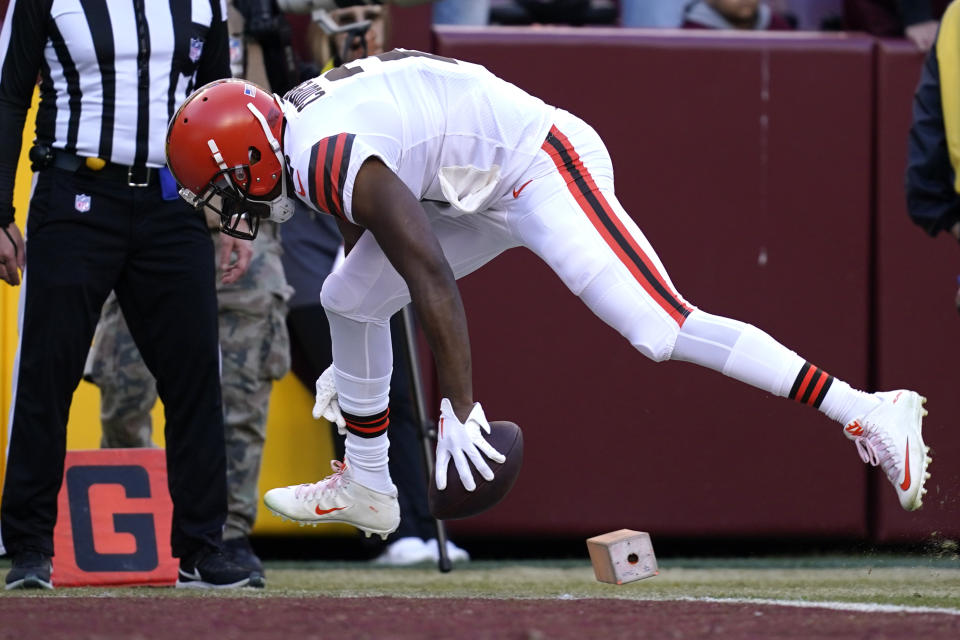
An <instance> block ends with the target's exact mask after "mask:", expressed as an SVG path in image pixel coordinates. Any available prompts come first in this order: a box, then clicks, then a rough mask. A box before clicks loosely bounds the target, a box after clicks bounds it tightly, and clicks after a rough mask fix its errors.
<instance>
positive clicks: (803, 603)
mask: <svg viewBox="0 0 960 640" xmlns="http://www.w3.org/2000/svg"><path fill="white" fill-rule="evenodd" d="M667 600H668V601H669V600H674V601H680V602H719V603H721V604H762V605H770V606H773V607H800V608H806V609H832V610H834V611H862V612H865V613H942V614H945V615H949V616H960V609H947V608H941V607H910V606H906V605H898V604H877V603H873V602H834V601H823V602H816V601H813V600H772V599H767V598H711V597H702V598H696V597H692V596H691V597H688V598H667Z"/></svg>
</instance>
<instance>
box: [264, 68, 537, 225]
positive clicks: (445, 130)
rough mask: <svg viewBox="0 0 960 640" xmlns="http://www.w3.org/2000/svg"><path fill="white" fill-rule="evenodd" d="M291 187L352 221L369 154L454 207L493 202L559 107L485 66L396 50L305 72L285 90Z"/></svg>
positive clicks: (424, 196)
mask: <svg viewBox="0 0 960 640" xmlns="http://www.w3.org/2000/svg"><path fill="white" fill-rule="evenodd" d="M283 106H284V115H285V116H286V129H285V131H284V137H283V147H284V154H285V155H286V157H287V162H288V163H289V168H290V172H291V174H290V175H291V178H292V180H293V184H294V188H295V191H296V193H297V195H298V196H299V197H300V199H301V200H303V201H304V202H306V203H307V204H308V205H309V206H311V207H312V208H314V209H316V210H318V211H322V212H326V213H330V214H332V215H335V216H338V217H342V218H346V219H347V220H350V221H351V222H352V221H353V215H352V202H353V185H354V180H355V178H356V175H357V171H358V170H359V169H360V166H361V165H362V164H363V162H364V161H365V160H366V159H367V158H369V157H370V156H376V157H378V158H379V159H380V160H381V161H383V163H384V164H386V165H387V166H388V167H390V168H391V169H392V170H393V171H394V172H395V173H396V174H397V175H398V176H399V177H400V179H401V180H402V181H403V182H404V183H405V184H406V185H407V187H408V188H409V189H410V191H412V192H413V194H414V195H415V196H416V197H418V198H419V199H421V200H436V201H442V202H449V203H450V204H451V205H453V206H452V207H451V208H450V211H451V214H452V215H461V214H463V213H471V212H474V211H482V210H484V209H486V208H489V207H490V206H491V205H493V204H494V203H495V202H496V201H497V200H499V199H500V198H502V197H503V196H504V195H506V194H507V193H510V190H511V188H512V187H513V186H514V184H515V183H516V179H517V178H519V176H520V175H521V174H522V173H523V171H524V170H525V169H526V168H527V167H528V166H529V165H530V164H531V162H532V161H533V160H534V158H535V156H536V154H537V152H538V151H539V150H540V147H541V145H542V144H543V141H544V138H545V137H546V135H547V133H548V131H549V130H550V126H551V123H552V121H553V116H554V112H555V108H554V107H551V106H549V105H547V104H545V103H544V102H543V101H542V100H540V99H539V98H535V97H533V96H531V95H530V94H528V93H526V92H524V91H522V90H521V89H519V88H517V87H516V86H514V85H512V84H510V83H509V82H506V81H504V80H501V79H500V78H497V77H496V76H494V75H493V74H492V73H490V72H489V71H487V70H486V69H485V68H483V67H481V66H479V65H476V64H471V63H467V62H463V61H460V60H454V59H452V58H444V57H441V56H436V55H432V54H428V53H421V52H419V51H408V50H403V49H395V50H393V51H390V52H387V53H384V54H380V55H378V56H372V57H369V58H363V59H360V60H356V61H354V62H351V63H348V64H346V65H344V66H341V67H337V68H335V69H332V70H330V71H328V72H327V73H325V74H323V75H321V76H318V77H316V78H313V79H311V80H308V81H307V82H304V83H303V84H301V85H299V86H297V87H295V88H294V89H292V90H291V91H289V92H288V93H287V94H286V95H285V96H284V105H283Z"/></svg>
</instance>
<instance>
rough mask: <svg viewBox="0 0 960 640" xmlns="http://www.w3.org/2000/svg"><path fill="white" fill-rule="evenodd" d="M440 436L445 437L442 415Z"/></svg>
mask: <svg viewBox="0 0 960 640" xmlns="http://www.w3.org/2000/svg"><path fill="white" fill-rule="evenodd" d="M440 437H441V438H442V437H443V416H441V417H440Z"/></svg>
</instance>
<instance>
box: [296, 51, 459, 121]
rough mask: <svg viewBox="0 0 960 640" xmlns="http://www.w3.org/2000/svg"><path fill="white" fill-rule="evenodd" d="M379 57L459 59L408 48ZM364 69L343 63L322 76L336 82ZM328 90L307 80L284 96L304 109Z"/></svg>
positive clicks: (453, 62)
mask: <svg viewBox="0 0 960 640" xmlns="http://www.w3.org/2000/svg"><path fill="white" fill-rule="evenodd" d="M373 57H374V58H378V59H380V60H382V61H383V62H390V61H392V60H402V59H404V58H430V59H431V60H439V61H440V62H449V63H451V64H457V61H456V60H454V59H453V58H446V57H444V56H438V55H434V54H432V53H424V52H422V51H412V50H410V51H408V50H403V51H401V50H399V49H394V50H393V51H387V52H386V53H381V54H378V55H375V56H373ZM363 71H364V69H363V67H362V66H360V65H355V66H350V67H348V66H347V65H341V66H339V67H336V68H334V69H331V70H330V71H327V72H326V73H325V74H323V76H322V77H324V78H326V79H327V80H328V81H330V82H336V81H337V80H343V79H344V78H349V77H351V76H355V75H357V74H358V73H363ZM325 93H326V92H325V91H324V90H323V89H321V88H320V85H318V84H316V83H315V82H313V80H307V81H306V82H302V83H300V84H298V85H297V86H295V87H294V88H293V89H290V91H288V92H287V93H286V94H285V95H284V96H283V99H284V100H286V101H287V102H289V103H290V104H292V105H293V106H294V107H295V108H296V109H297V111H303V109H304V107H306V106H307V105H308V104H310V103H311V102H313V101H314V100H317V99H319V98H322V97H323V95H324V94H325Z"/></svg>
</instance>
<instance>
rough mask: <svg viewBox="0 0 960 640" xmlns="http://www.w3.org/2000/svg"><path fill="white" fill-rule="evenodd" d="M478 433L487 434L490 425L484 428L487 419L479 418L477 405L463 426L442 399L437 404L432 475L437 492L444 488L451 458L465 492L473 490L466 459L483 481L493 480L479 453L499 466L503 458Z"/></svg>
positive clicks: (481, 415) (446, 401) (446, 402)
mask: <svg viewBox="0 0 960 640" xmlns="http://www.w3.org/2000/svg"><path fill="white" fill-rule="evenodd" d="M481 429H483V430H484V431H485V432H487V433H490V425H489V424H487V417H486V416H485V415H483V409H482V408H481V407H480V403H479V402H477V403H474V405H473V409H472V410H471V411H470V415H469V416H467V421H466V423H461V422H460V420H459V419H458V418H457V415H456V414H455V413H454V412H453V406H452V405H451V404H450V401H449V400H447V399H446V398H444V399H443V400H442V401H441V402H440V426H439V428H438V429H437V464H436V469H435V473H434V475H435V477H436V483H437V489H440V490H441V491H443V490H444V489H446V488H447V466H449V464H450V458H453V463H454V465H456V467H457V473H459V474H460V482H462V483H463V486H464V488H465V489H466V490H467V491H473V490H474V489H476V488H477V483H476V482H474V480H473V473H472V472H471V471H470V465H469V464H468V463H467V458H469V459H470V462H472V463H473V466H475V467H476V468H477V471H479V472H480V475H481V476H483V477H484V479H486V480H488V481H489V480H493V471H491V470H490V466H489V465H488V464H487V461H486V460H484V459H483V456H482V455H480V453H481V452H483V454H484V455H485V456H487V457H488V458H490V459H491V460H493V461H494V462H501V463H502V462H504V461H505V460H506V459H507V458H506V456H504V455H503V454H502V453H500V452H499V451H497V450H496V449H494V448H493V446H491V445H490V443H489V442H487V441H486V440H484V439H483V436H482V435H480V430H481Z"/></svg>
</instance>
